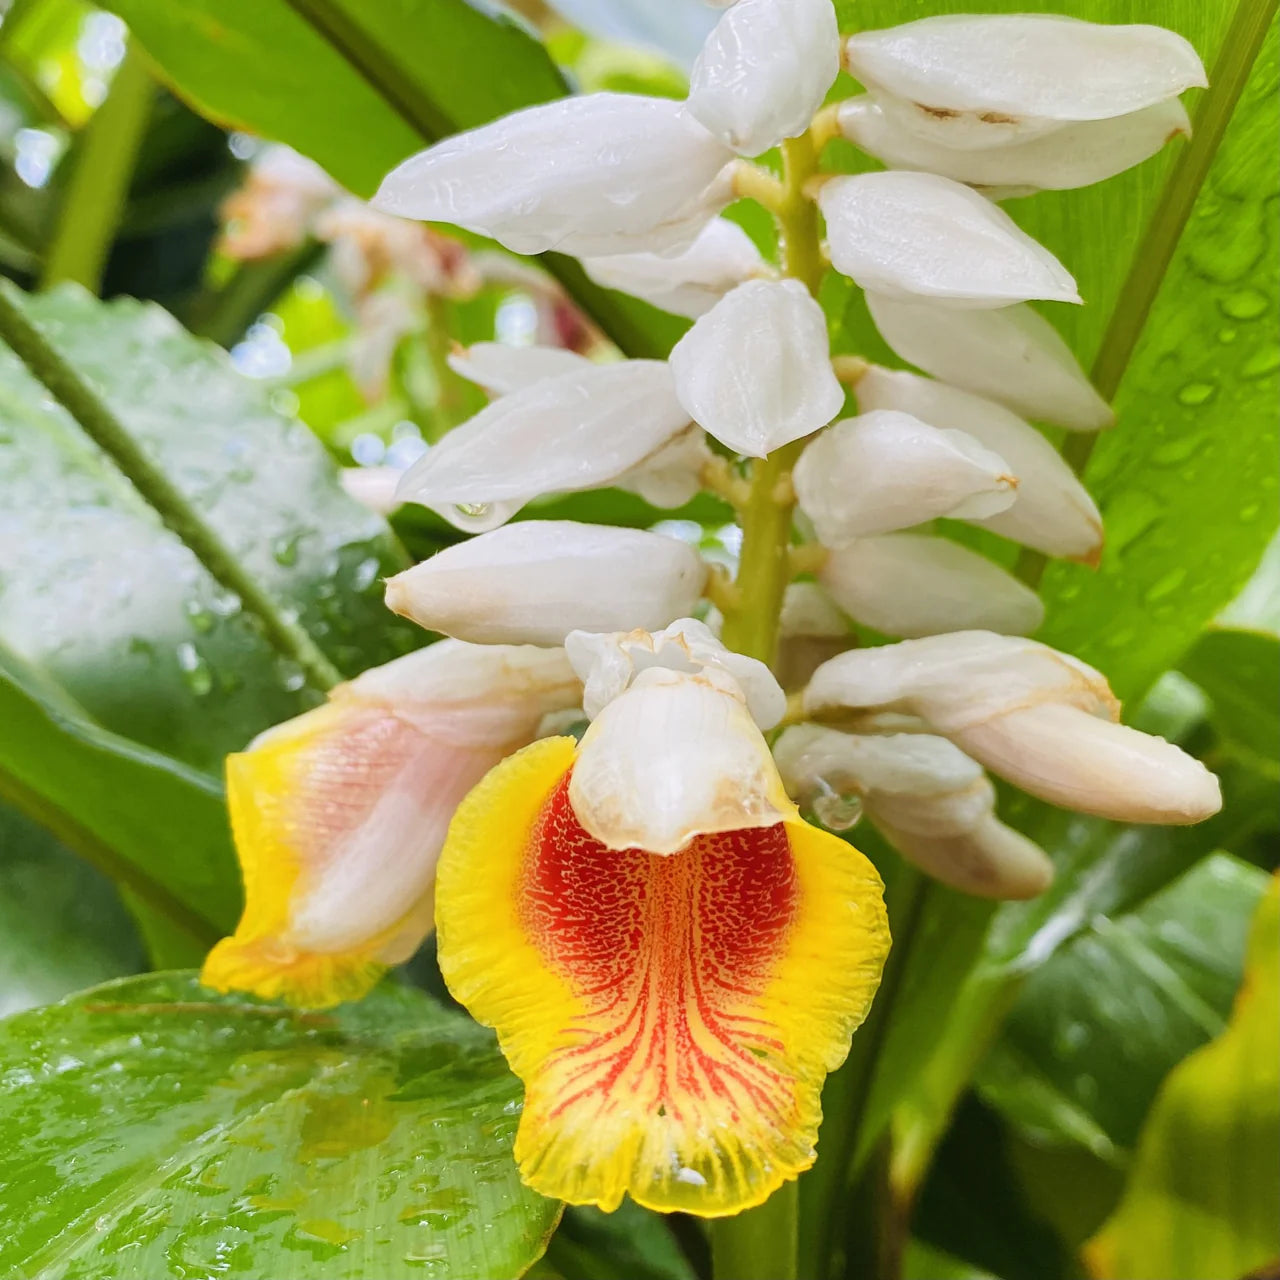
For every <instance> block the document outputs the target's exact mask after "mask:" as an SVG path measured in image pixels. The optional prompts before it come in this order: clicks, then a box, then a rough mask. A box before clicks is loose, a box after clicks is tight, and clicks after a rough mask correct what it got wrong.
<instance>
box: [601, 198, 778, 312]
mask: <svg viewBox="0 0 1280 1280" xmlns="http://www.w3.org/2000/svg"><path fill="white" fill-rule="evenodd" d="M582 267H583V270H584V271H586V273H587V275H588V276H590V277H591V279H592V280H594V281H595V282H596V284H598V285H603V286H604V287H605V288H606V289H620V290H621V291H622V292H623V293H629V294H632V295H633V296H635V297H637V298H643V299H644V300H645V301H646V302H649V303H652V304H653V305H654V306H655V307H661V308H662V309H663V310H664V311H671V312H673V313H674V314H675V315H678V316H688V317H689V319H690V320H696V319H697V318H698V317H699V316H701V315H705V314H706V312H708V311H710V310H711V308H712V307H714V306H715V305H716V303H717V302H719V301H720V299H721V298H723V297H724V295H725V294H726V293H728V292H729V290H730V289H733V288H735V287H736V286H737V285H740V284H742V283H744V282H745V281H747V280H750V279H753V278H754V277H756V276H759V275H763V274H765V273H766V272H767V270H768V267H767V265H766V263H765V261H764V259H763V258H762V257H761V256H760V250H759V249H757V248H756V246H755V242H754V241H753V240H752V239H751V237H750V236H749V235H747V233H746V232H745V231H743V229H742V228H741V227H740V226H738V224H737V223H736V222H730V221H729V219H728V218H716V219H714V220H713V221H711V222H709V223H707V225H706V226H705V227H704V228H703V229H702V230H701V231H700V232H699V233H698V238H697V239H696V240H694V242H693V243H692V244H691V245H690V246H689V247H688V248H687V249H685V250H684V252H683V253H678V254H673V255H664V254H659V253H621V254H615V255H614V256H612V257H606V258H584V259H583V260H582Z"/></svg>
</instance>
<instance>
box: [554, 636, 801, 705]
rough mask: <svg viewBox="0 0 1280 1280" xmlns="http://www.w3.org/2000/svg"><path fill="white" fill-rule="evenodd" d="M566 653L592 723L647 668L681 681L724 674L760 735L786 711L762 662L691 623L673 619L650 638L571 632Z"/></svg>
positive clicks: (783, 697) (781, 697)
mask: <svg viewBox="0 0 1280 1280" xmlns="http://www.w3.org/2000/svg"><path fill="white" fill-rule="evenodd" d="M565 649H566V652H567V653H568V657H569V661H570V662H571V663H572V664H573V668H574V670H575V671H576V672H577V673H578V675H579V676H580V677H581V679H582V681H583V684H584V685H585V692H584V694H583V702H582V706H583V709H584V710H585V711H586V713H587V715H588V716H591V717H595V716H597V715H599V714H600V712H601V711H602V710H603V709H604V707H605V706H607V705H608V704H609V703H610V702H611V701H613V699H614V698H617V697H619V696H620V695H621V694H623V693H625V692H626V690H627V689H628V688H630V686H631V684H632V682H633V681H634V680H635V678H636V677H637V676H638V675H639V674H640V672H642V671H647V670H650V669H652V668H660V669H662V670H666V671H679V672H683V673H684V674H686V675H698V674H701V673H704V672H708V671H711V672H718V673H721V674H723V675H724V676H725V677H727V678H728V679H729V681H730V682H731V683H730V686H729V687H730V688H731V689H733V690H734V691H736V692H737V693H738V694H740V696H741V697H742V698H743V699H744V700H745V702H746V704H747V709H748V710H749V711H750V712H751V715H752V717H753V718H754V719H755V721H756V723H757V724H758V725H759V726H760V728H761V729H771V728H773V726H774V725H775V724H777V723H778V721H779V720H781V719H782V716H783V714H784V712H785V711H786V708H787V699H786V695H785V694H784V693H783V692H782V689H781V687H780V686H779V684H778V682H777V680H775V679H774V677H773V673H772V672H771V671H770V670H769V668H768V667H767V666H766V665H765V664H764V663H763V662H760V661H758V660H757V659H755V658H749V657H747V656H746V655H745V654H741V653H735V652H733V650H731V649H727V648H725V646H724V645H723V644H721V643H720V641H719V640H718V639H717V638H716V636H715V634H714V633H713V632H712V631H711V629H710V627H708V626H707V625H706V624H705V623H703V622H698V621H697V620H696V619H694V618H678V619H677V620H676V621H675V622H673V623H672V624H671V625H670V626H669V627H665V628H664V629H663V630H661V631H655V632H649V631H642V630H636V631H630V632H626V633H622V632H615V633H613V634H609V635H600V634H591V633H589V632H585V631H575V632H572V633H571V634H570V635H569V637H568V638H567V639H566V641H565Z"/></svg>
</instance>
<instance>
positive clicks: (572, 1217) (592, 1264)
mask: <svg viewBox="0 0 1280 1280" xmlns="http://www.w3.org/2000/svg"><path fill="white" fill-rule="evenodd" d="M547 1262H548V1263H550V1264H551V1266H553V1267H554V1268H555V1269H556V1273H557V1275H559V1276H561V1277H562V1278H563V1280H696V1275H695V1272H694V1270H693V1268H692V1267H691V1266H690V1265H689V1262H688V1260H687V1259H686V1258H685V1256H684V1254H682V1253H681V1252H680V1247H679V1245H677V1243H676V1238H675V1236H674V1235H673V1234H672V1232H671V1230H670V1228H669V1227H668V1226H667V1219H666V1218H665V1217H664V1216H663V1215H662V1214H660V1213H654V1212H653V1211H652V1210H650V1209H642V1208H641V1207H640V1206H639V1205H638V1204H636V1203H635V1202H634V1201H632V1200H624V1201H623V1202H622V1204H621V1205H619V1206H618V1208H617V1209H616V1210H614V1212H612V1213H603V1212H601V1210H599V1209H595V1208H591V1207H589V1206H572V1205H571V1206H570V1207H569V1208H568V1209H567V1210H566V1211H565V1215H564V1218H563V1220H562V1221H561V1223H560V1227H559V1229H558V1230H557V1231H556V1234H555V1235H554V1236H553V1237H552V1239H551V1245H550V1247H549V1248H548V1249H547Z"/></svg>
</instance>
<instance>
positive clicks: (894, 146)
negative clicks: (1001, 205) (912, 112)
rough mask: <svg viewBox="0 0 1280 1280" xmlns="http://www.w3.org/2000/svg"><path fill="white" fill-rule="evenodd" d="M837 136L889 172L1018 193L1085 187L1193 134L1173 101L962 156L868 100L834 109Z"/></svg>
mask: <svg viewBox="0 0 1280 1280" xmlns="http://www.w3.org/2000/svg"><path fill="white" fill-rule="evenodd" d="M839 114H840V131H841V133H843V134H844V136H845V137H846V138H847V139H848V140H849V141H850V142H852V143H853V144H854V145H855V146H857V147H860V148H861V149H862V150H863V151H866V152H867V153H868V154H870V155H873V156H875V157H876V159H878V160H881V161H883V162H884V163H885V164H887V165H888V166H889V167H890V168H893V169H923V170H925V171H926V172H928V173H938V174H941V175H942V176H943V177H945V178H953V179H954V180H955V181H957V182H966V183H968V184H969V185H970V186H977V187H982V188H984V189H985V192H986V194H987V195H988V197H989V198H999V197H993V196H992V191H999V190H1001V189H1005V190H1007V189H1010V188H1019V189H1020V190H1021V192H1022V193H1024V194H1030V193H1031V192H1034V191H1066V190H1070V189H1072V188H1074V187H1087V186H1090V185H1092V184H1093V183H1095V182H1103V181H1105V180H1106V179H1107V178H1111V177H1114V176H1115V175H1116V174H1117V173H1123V172H1124V171H1125V170H1126V169H1131V168H1132V167H1133V166H1134V165H1136V164H1141V163H1142V162H1143V161H1144V160H1146V159H1148V158H1149V157H1150V156H1153V155H1155V153H1156V152H1157V151H1159V150H1160V148H1161V147H1163V146H1164V145H1165V143H1166V142H1169V141H1170V140H1171V139H1173V138H1175V137H1177V136H1178V135H1179V134H1187V135H1189V134H1190V133H1191V121H1190V120H1189V119H1188V117H1187V112H1186V108H1184V107H1183V105H1182V103H1181V102H1179V101H1178V99H1177V98H1170V99H1169V100H1168V101H1167V102H1157V103H1155V104H1154V105H1153V106H1150V107H1144V108H1143V109H1142V110H1141V111H1135V112H1133V113H1132V114H1131V115H1125V116H1117V117H1116V118H1115V119H1113V120H1086V121H1083V122H1081V123H1079V124H1070V125H1065V126H1064V127H1063V128H1061V129H1055V130H1054V131H1053V132H1052V133H1049V134H1046V135H1041V136H1039V137H1034V138H1028V139H1026V140H1024V141H1015V142H1009V143H1005V144H1003V145H1001V146H995V147H986V148H984V149H982V150H977V151H975V150H962V149H960V148H957V147H949V146H946V145H944V144H942V143H939V142H935V141H933V140H932V139H929V138H922V137H921V136H920V135H919V134H918V133H913V132H911V131H910V130H909V129H906V128H903V127H902V125H901V124H900V123H899V121H898V120H897V119H896V118H895V117H894V116H893V115H890V114H886V113H885V112H884V111H883V110H882V109H881V108H880V106H879V104H877V102H876V101H875V99H874V98H872V97H870V96H869V95H868V96H864V97H859V98H850V99H849V100H848V101H847V102H843V103H841V104H840V113H839Z"/></svg>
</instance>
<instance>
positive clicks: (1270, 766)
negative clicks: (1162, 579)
mask: <svg viewBox="0 0 1280 1280" xmlns="http://www.w3.org/2000/svg"><path fill="white" fill-rule="evenodd" d="M1178 665H1179V669H1180V670H1181V671H1182V673H1183V674H1184V675H1186V676H1188V677H1189V678H1190V679H1191V680H1194V681H1195V683H1196V684H1198V685H1199V686H1200V688H1202V689H1203V690H1204V691H1205V693H1206V694H1208V695H1209V698H1210V700H1211V701H1212V703H1213V710H1212V713H1211V719H1212V721H1213V723H1214V725H1215V727H1216V728H1217V729H1218V731H1219V732H1220V733H1221V734H1222V736H1223V738H1224V739H1226V741H1227V743H1228V744H1229V745H1231V746H1235V747H1237V748H1243V749H1244V750H1245V751H1247V752H1249V753H1250V755H1251V757H1252V758H1253V759H1254V760H1255V761H1256V762H1257V764H1258V766H1259V767H1260V768H1263V769H1266V770H1267V771H1268V772H1269V773H1271V774H1272V775H1273V776H1274V778H1275V780H1276V781H1278V782H1280V637H1277V636H1275V635H1269V634H1267V633H1266V632H1262V631H1243V630H1237V629H1235V628H1229V627H1211V628H1209V630H1207V631H1205V632H1204V634H1203V635H1201V636H1200V638H1199V639H1198V640H1197V641H1196V643H1195V644H1194V645H1193V646H1192V648H1191V651H1190V652H1189V653H1188V654H1187V655H1186V656H1185V657H1184V658H1183V659H1182V661H1181V662H1180V663H1179V664H1178Z"/></svg>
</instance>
